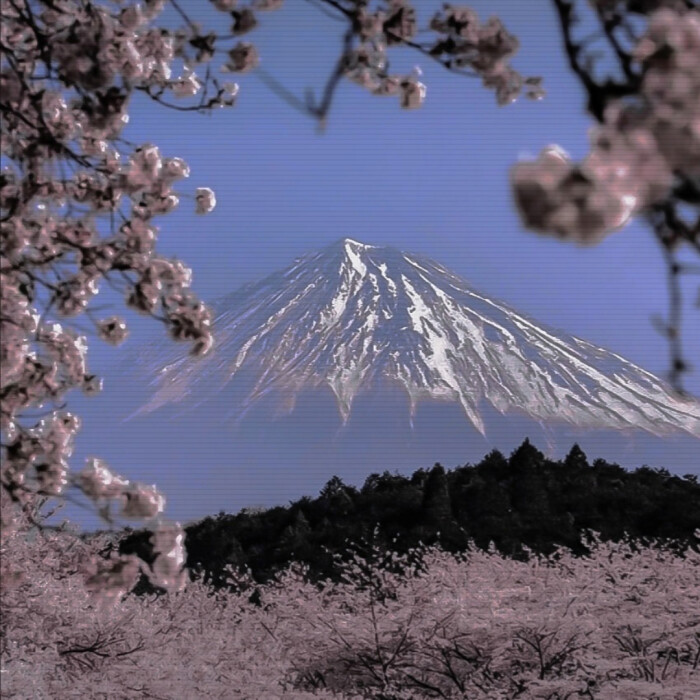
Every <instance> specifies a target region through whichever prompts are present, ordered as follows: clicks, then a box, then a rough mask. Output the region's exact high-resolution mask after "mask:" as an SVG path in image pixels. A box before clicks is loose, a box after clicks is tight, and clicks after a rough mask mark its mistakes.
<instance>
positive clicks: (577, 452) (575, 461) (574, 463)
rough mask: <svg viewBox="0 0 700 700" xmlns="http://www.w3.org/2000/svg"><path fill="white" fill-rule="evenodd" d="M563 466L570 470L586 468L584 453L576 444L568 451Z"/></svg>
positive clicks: (586, 462) (586, 460)
mask: <svg viewBox="0 0 700 700" xmlns="http://www.w3.org/2000/svg"><path fill="white" fill-rule="evenodd" d="M564 466H566V467H569V468H570V469H571V468H583V467H585V468H588V458H587V457H586V454H585V452H584V451H583V450H582V449H581V448H580V447H579V445H578V443H577V442H575V443H574V445H573V447H572V448H571V449H570V450H569V454H568V455H566V458H565V459H564Z"/></svg>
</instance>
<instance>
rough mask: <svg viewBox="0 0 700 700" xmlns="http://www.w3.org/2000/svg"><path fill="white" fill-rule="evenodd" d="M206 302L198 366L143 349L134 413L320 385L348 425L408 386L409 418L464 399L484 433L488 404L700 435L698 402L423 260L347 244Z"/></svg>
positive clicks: (574, 420)
mask: <svg viewBox="0 0 700 700" xmlns="http://www.w3.org/2000/svg"><path fill="white" fill-rule="evenodd" d="M212 306H213V308H214V312H215V313H214V337H215V344H214V348H213V349H212V351H211V352H210V353H209V355H207V356H205V357H204V358H201V359H199V360H193V359H191V358H190V357H189V356H187V355H186V350H185V349H184V348H183V346H171V347H169V348H168V349H167V350H158V351H154V349H153V348H150V349H148V350H147V351H146V352H144V353H142V355H141V357H140V359H139V360H138V363H139V365H140V366H141V369H142V370H143V371H145V372H147V373H148V375H149V376H151V377H155V378H154V379H153V380H152V382H151V386H152V394H151V397H150V400H148V401H147V403H146V404H145V405H144V406H143V407H142V408H141V409H140V410H139V411H138V413H148V412H151V411H154V410H156V409H157V408H159V407H161V406H163V405H166V404H170V403H172V402H183V406H185V407H194V406H196V405H199V404H201V403H202V401H204V400H206V391H205V387H210V390H213V391H220V390H221V389H222V388H223V387H224V386H225V385H226V384H228V383H229V382H231V381H232V380H233V379H234V378H236V377H237V376H242V375H244V374H245V376H246V377H248V381H250V382H251V387H252V388H251V390H250V391H249V393H248V398H247V401H246V406H249V405H251V404H252V403H254V402H255V401H256V400H257V399H260V398H261V397H263V396H265V395H268V394H271V393H272V392H277V393H278V394H279V395H280V401H282V402H283V403H284V405H286V407H287V408H288V409H289V410H291V409H292V408H293V406H294V401H295V398H296V396H297V395H298V394H299V393H300V392H301V391H302V390H305V389H309V388H314V387H319V386H324V385H327V386H329V387H330V388H331V389H332V391H333V393H334V394H335V396H336V399H337V404H338V409H339V411H340V414H341V416H342V418H343V420H344V421H346V420H347V419H348V417H349V416H350V412H351V409H352V405H353V400H354V399H355V397H356V396H357V395H358V394H359V393H360V392H363V391H365V390H368V389H369V388H370V387H371V386H377V385H380V384H382V383H383V382H390V383H392V384H395V385H399V386H402V387H403V388H404V389H405V390H406V392H407V394H408V397H409V401H410V406H411V413H412V414H413V412H414V410H415V406H416V403H417V402H418V401H420V400H424V399H437V400H442V401H455V402H459V403H460V404H461V406H462V408H463V409H464V412H465V414H466V416H467V418H468V419H469V421H471V423H472V424H473V425H474V426H475V427H476V428H477V429H478V430H479V431H480V432H481V433H482V434H483V433H484V432H485V430H486V429H487V426H486V425H485V424H484V419H483V407H484V405H485V402H486V403H488V404H491V405H492V406H493V407H494V408H495V409H496V410H497V411H498V412H500V413H508V412H511V411H519V412H524V413H525V414H527V415H529V416H530V417H532V418H534V419H536V420H538V421H542V422H544V423H546V424H548V423H557V422H562V421H563V422H566V423H569V424H572V425H575V426H577V427H579V428H591V429H596V428H614V429H620V430H625V429H635V428H636V429H642V430H645V431H648V432H650V433H653V434H656V435H665V434H667V433H672V432H684V433H689V434H691V435H693V436H695V437H699V438H700V404H699V403H698V402H697V401H696V400H694V399H680V398H678V397H676V396H675V395H674V394H673V393H672V392H671V391H670V389H669V388H668V387H667V386H666V385H665V384H664V383H663V382H662V381H661V380H659V379H658V378H656V377H654V376H653V375H652V374H650V373H648V372H646V371H645V370H643V369H641V368H639V367H637V366H635V365H633V364H632V363H630V362H628V361H626V360H625V359H623V358H622V357H619V356H618V355H615V354H613V353H611V352H608V351H606V350H604V349H602V348H599V347H596V346H594V345H591V344H590V343H587V342H585V341H583V340H580V339H578V338H574V337H571V336H567V335H564V334H561V333H558V332H555V331H552V330H549V329H546V328H544V327H542V326H540V325H539V324H537V323H535V322H533V321H532V320H530V319H528V318H526V317H524V316H522V315H520V314H518V313H517V312H515V311H514V310H512V309H511V308H509V307H507V306H506V305H504V304H501V303H499V302H497V301H494V300H491V299H489V298H487V297H485V296H484V295H482V294H479V293H478V292H476V291H475V290H473V289H471V288H470V287H469V285H468V284H467V283H466V282H465V281H464V280H463V279H461V278H460V277H458V276H456V275H454V274H453V273H451V272H450V271H448V270H447V269H445V268H444V267H443V266H442V265H439V264H438V263H435V262H433V261H431V260H428V259H427V258H424V257H422V256H419V255H414V254H410V253H403V252H400V251H398V250H395V249H393V248H386V247H376V246H370V245H364V244H362V243H359V242H357V241H355V240H352V239H349V238H345V239H343V240H341V241H339V242H337V243H335V244H333V245H331V246H329V247H328V248H326V249H324V250H322V251H320V252H318V253H312V254H309V255H305V256H303V257H302V258H299V259H298V260H296V261H295V262H294V264H292V265H291V266H290V267H288V268H287V269H285V270H282V271H280V272H279V273H275V274H273V275H270V276H269V277H267V278H266V279H264V280H262V281H261V282H259V283H256V284H250V285H246V286H245V287H242V288H241V289H239V290H238V291H236V292H234V293H233V294H231V295H229V296H227V297H225V298H223V299H220V300H219V301H217V302H215V303H214V304H213V305H212ZM212 387H213V389H211V388H212Z"/></svg>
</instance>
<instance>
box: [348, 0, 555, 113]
mask: <svg viewBox="0 0 700 700" xmlns="http://www.w3.org/2000/svg"><path fill="white" fill-rule="evenodd" d="M385 4H386V7H385V8H380V9H377V10H374V11H371V10H370V9H368V8H367V7H366V6H365V5H364V3H358V7H357V8H356V10H355V12H354V15H353V19H354V26H355V27H356V28H357V35H358V38H359V40H360V43H359V45H358V46H357V47H355V48H353V49H352V50H351V51H350V52H349V53H348V54H347V55H346V64H345V75H346V77H347V78H348V79H349V80H351V81H353V82H355V83H357V84H358V85H361V86H362V87H364V88H366V89H367V90H369V91H370V92H372V93H373V94H375V95H394V96H398V97H399V101H400V105H401V107H402V108H404V109H415V108H417V107H420V106H421V105H422V104H423V102H424V101H425V97H426V94H427V88H426V86H425V85H424V84H423V83H422V82H420V81H419V80H418V78H419V77H420V75H421V73H420V71H419V70H414V72H413V73H411V74H410V75H405V76H401V75H391V74H389V73H388V72H387V68H388V60H387V55H386V50H387V48H390V47H392V46H401V45H406V44H407V45H409V46H416V45H415V44H414V41H413V40H414V38H415V36H416V35H417V33H418V25H417V19H416V11H415V9H414V7H413V6H412V5H411V4H410V3H409V2H408V1H407V0H387V2H386V3H385ZM348 12H349V10H348ZM430 29H431V30H432V31H434V32H436V33H437V34H438V35H439V37H438V38H437V39H436V40H435V42H434V43H433V44H431V45H429V46H422V45H417V46H418V47H419V48H420V49H421V50H422V51H423V52H424V53H426V54H428V55H429V56H431V57H432V58H434V59H436V60H438V61H440V62H441V63H443V65H445V66H446V67H447V68H450V69H457V70H459V69H463V68H469V69H471V70H473V71H474V72H475V75H479V76H481V78H482V82H483V85H484V86H485V87H487V88H491V89H494V90H495V91H496V97H497V100H498V104H499V105H505V104H509V103H511V102H513V101H514V100H516V99H517V97H518V96H519V95H520V93H521V91H522V89H523V87H524V86H525V87H526V88H527V95H528V96H529V97H531V98H534V99H539V98H540V97H542V96H543V95H544V92H543V90H542V88H541V87H540V82H541V79H540V78H527V79H524V78H523V77H522V75H520V74H519V73H518V72H517V71H515V70H514V69H513V68H512V67H511V66H509V65H508V61H509V59H510V58H511V57H512V56H513V55H514V54H515V53H516V51H517V50H518V46H519V44H518V41H517V39H516V38H515V37H514V36H512V35H511V34H509V33H508V32H507V31H506V29H505V27H504V26H503V24H502V23H501V21H500V20H499V19H498V18H495V17H492V18H491V19H489V21H488V22H487V23H486V24H483V25H482V24H480V22H479V18H478V16H477V14H476V12H474V10H471V9H469V8H464V7H454V6H452V5H449V4H445V5H444V8H443V10H442V11H441V12H438V13H437V14H436V15H435V16H434V17H433V19H432V21H431V23H430Z"/></svg>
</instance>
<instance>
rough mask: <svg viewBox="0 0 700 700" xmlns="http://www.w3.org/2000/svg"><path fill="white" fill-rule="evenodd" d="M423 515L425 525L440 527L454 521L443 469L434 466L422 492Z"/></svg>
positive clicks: (437, 465)
mask: <svg viewBox="0 0 700 700" xmlns="http://www.w3.org/2000/svg"><path fill="white" fill-rule="evenodd" d="M423 513H424V516H425V520H426V522H427V523H429V524H431V525H442V524H447V523H450V522H452V521H453V520H454V516H453V514H452V504H451V503H450V492H449V487H448V484H447V475H446V474H445V469H444V468H443V467H442V466H441V465H440V464H436V465H435V466H434V467H433V468H432V469H431V470H430V473H429V474H428V478H427V480H426V482H425V488H424V491H423Z"/></svg>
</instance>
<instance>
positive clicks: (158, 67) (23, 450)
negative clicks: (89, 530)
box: [0, 0, 238, 588]
mask: <svg viewBox="0 0 700 700" xmlns="http://www.w3.org/2000/svg"><path fill="white" fill-rule="evenodd" d="M164 4H165V3H164V2H163V1H160V0H145V1H144V2H139V3H135V2H122V3H113V4H97V3H92V2H82V1H81V0H56V1H55V2H36V3H35V2H24V1H23V0H2V3H1V10H2V22H0V111H1V114H2V119H1V120H0V124H1V137H2V138H1V142H2V144H1V145H2V171H1V172H0V285H1V286H2V290H3V293H2V296H1V298H0V428H1V430H2V466H1V467H0V482H1V485H2V494H3V504H4V508H3V510H4V511H5V512H4V513H3V517H2V521H1V524H2V532H3V533H7V532H9V531H11V530H12V528H13V527H14V526H16V522H15V516H17V517H18V516H19V513H20V510H21V509H23V510H25V511H26V510H27V509H28V508H30V506H31V504H32V503H34V502H35V500H36V497H37V496H40V495H44V496H52V497H58V496H65V494H66V489H67V488H68V486H74V487H75V488H77V489H78V490H79V491H80V492H82V494H83V495H84V496H86V497H87V498H88V499H89V500H90V501H91V502H92V503H93V504H94V505H95V506H96V507H97V508H98V512H99V513H100V514H101V515H103V517H105V518H106V519H107V520H110V521H111V513H110V511H109V504H110V503H112V502H118V503H119V504H120V510H119V515H120V516H121V517H124V518H133V519H147V520H148V519H152V518H154V517H156V516H158V515H160V514H161V513H162V512H163V509H164V506H165V498H164V496H163V495H162V494H160V493H159V492H158V490H157V489H156V487H155V486H145V485H143V484H139V483H130V482H129V481H128V480H126V479H123V478H122V477H120V476H119V475H116V474H112V473H111V471H110V470H109V469H108V467H107V466H106V464H105V463H104V462H102V461H100V460H94V459H93V460H88V464H87V465H86V467H85V469H84V470H83V471H82V472H80V473H78V474H76V475H74V474H71V473H70V469H69V458H70V457H71V454H72V449H73V447H72V445H73V441H74V438H75V435H76V433H77V432H78V430H79V428H80V420H79V419H78V417H77V416H74V415H73V414H71V413H69V412H67V411H65V410H63V409H62V408H61V407H62V405H63V402H64V400H65V397H66V394H67V393H68V392H69V391H71V390H72V389H75V388H80V389H82V390H83V391H84V392H85V393H86V394H88V395H92V394H96V393H99V391H100V390H101V388H102V380H101V379H100V378H99V377H97V376H96V375H94V374H91V373H90V372H89V369H88V365H87V349H88V342H87V335H86V334H85V332H80V333H79V332H77V331H75V330H74V329H73V327H72V325H71V324H72V321H71V319H72V318H74V317H76V316H79V315H81V314H86V315H87V317H88V319H89V320H90V321H91V322H92V323H93V325H94V331H95V335H96V336H97V337H99V338H101V339H102V340H104V341H105V342H108V343H110V344H114V345H119V344H120V343H121V342H123V341H124V340H125V339H126V337H127V336H128V329H127V326H126V322H125V321H124V320H123V319H122V318H120V317H119V316H116V315H114V316H109V317H107V318H101V319H100V318H97V317H95V315H94V312H92V311H91V309H90V304H91V301H92V300H93V299H94V298H95V297H96V296H97V295H98V294H99V291H100V287H101V285H102V284H103V283H104V282H105V281H107V282H108V283H109V284H110V285H111V286H113V287H114V288H115V289H118V290H119V291H121V292H122V293H123V295H124V298H125V301H126V303H127V305H128V306H129V307H131V308H134V309H136V310H138V311H139V312H141V313H144V314H149V315H152V316H154V317H156V318H158V319H159V320H160V321H162V322H163V323H164V325H165V326H166V327H167V329H168V332H169V334H170V336H171V337H173V338H174V339H176V340H186V341H189V342H191V343H192V352H193V354H195V355H202V354H204V353H206V352H207V351H208V350H209V349H210V348H211V345H212V335H211V314H210V311H209V309H208V308H207V307H206V306H205V305H204V304H202V302H201V301H199V299H197V297H196V296H195V295H194V294H193V292H192V291H191V290H190V285H191V282H192V273H191V270H190V269H189V268H187V267H186V266H185V265H183V264H182V263H181V262H180V261H178V260H169V259H166V258H163V257H160V256H159V255H158V254H157V251H156V243H157V236H158V230H159V229H158V226H157V224H156V223H155V221H156V218H157V217H158V216H162V215H164V214H167V213H169V212H171V211H172V210H174V209H175V208H176V207H177V206H178V204H179V199H180V197H181V196H182V195H180V194H179V193H178V192H176V190H175V187H176V185H177V183H179V182H180V181H182V180H184V179H186V178H188V177H189V175H190V170H189V167H188V166H187V164H186V163H185V162H184V161H183V160H182V159H180V158H177V157H166V156H165V155H164V154H162V153H161V152H160V149H159V148H158V147H157V146H155V145H153V144H150V143H146V144H142V145H140V146H136V147H134V148H133V149H131V150H130V151H128V152H126V153H121V152H120V151H121V149H122V145H124V144H126V142H124V141H122V140H121V133H122V131H123V129H124V127H125V125H126V124H127V123H128V120H129V115H128V106H129V101H130V98H131V96H132V95H133V94H134V92H135V91H142V92H145V93H147V94H148V95H149V96H151V97H152V98H153V99H154V100H156V101H163V99H164V97H163V96H164V95H172V96H173V97H175V98H188V97H190V98H192V97H195V96H196V95H197V94H198V93H199V92H200V90H201V89H202V87H203V83H202V81H200V80H199V78H198V77H197V75H196V73H195V65H196V63H197V62H198V58H197V57H196V56H190V55H189V54H188V50H189V49H191V47H192V46H196V45H199V46H200V49H199V51H198V56H199V59H201V60H205V59H206V58H207V55H206V51H203V50H202V47H204V46H205V44H206V41H205V38H203V37H201V36H200V35H199V33H198V30H197V28H196V27H194V26H192V27H190V28H189V30H188V31H189V33H187V32H185V34H184V35H183V33H182V31H178V32H175V31H171V30H167V29H162V28H160V27H158V26H155V25H154V21H155V20H156V19H157V17H158V15H159V14H160V12H161V10H162V9H163V7H164ZM188 39H191V40H192V41H191V42H188ZM210 43H211V40H210ZM188 47H189V48H188ZM176 64H178V65H180V66H181V68H180V70H179V73H178V76H179V77H173V74H174V66H175V65H176ZM212 84H213V86H214V87H215V88H216V90H215V95H214V97H210V99H209V101H208V102H207V104H206V105H205V107H206V108H209V107H221V106H227V105H231V104H233V98H234V97H235V94H236V92H237V89H238V88H237V86H235V85H233V84H230V83H227V84H226V85H224V86H220V85H219V84H218V82H217V81H216V80H213V81H212ZM117 146H119V149H118V148H117ZM189 196H190V197H192V199H194V201H195V205H196V211H197V213H200V214H206V213H209V212H211V211H212V210H213V209H214V207H215V205H216V198H215V195H214V192H213V191H212V190H211V189H209V188H203V187H200V188H197V189H196V192H195V193H193V194H192V195H189ZM119 285H121V286H119ZM57 319H60V323H59V322H58V320H57ZM36 410H40V411H42V413H40V414H39V417H41V420H39V422H37V416H36V415H34V416H33V415H32V412H33V411H36ZM10 513H12V515H10ZM178 528H179V526H178ZM178 528H176V529H175V530H173V533H175V534H171V536H170V537H171V540H172V541H168V542H166V540H167V536H166V535H165V534H164V535H162V537H161V539H162V540H163V542H162V545H163V547H165V549H164V550H163V559H162V560H159V561H158V562H157V566H156V569H154V570H152V571H151V572H150V573H151V575H152V576H153V577H154V578H157V579H158V580H160V581H162V582H163V583H164V586H165V587H168V588H172V587H173V586H174V585H176V583H173V582H177V581H179V579H177V575H176V569H177V567H178V566H181V564H182V562H183V554H182V551H181V545H182V537H180V539H178V535H177V532H179V531H180V530H179V529H178ZM163 538H165V539H163ZM117 569H118V567H117V568H115V569H114V572H113V573H114V576H115V577H116V578H117V579H120V580H121V579H123V578H124V576H125V575H126V574H124V572H127V573H128V572H130V571H132V569H133V567H131V568H129V566H127V567H126V568H123V571H121V573H118V571H117ZM103 573H104V572H103ZM105 575H106V574H105ZM95 576H97V573H95ZM120 577H121V578H120ZM94 580H95V581H100V584H99V586H98V587H103V588H108V586H107V585H106V583H105V582H104V576H103V577H102V578H100V577H99V576H98V577H97V578H96V579H94Z"/></svg>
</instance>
